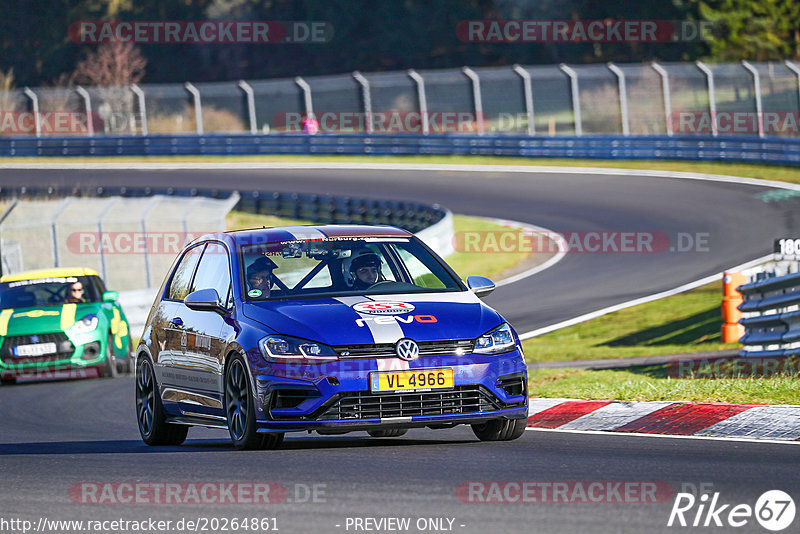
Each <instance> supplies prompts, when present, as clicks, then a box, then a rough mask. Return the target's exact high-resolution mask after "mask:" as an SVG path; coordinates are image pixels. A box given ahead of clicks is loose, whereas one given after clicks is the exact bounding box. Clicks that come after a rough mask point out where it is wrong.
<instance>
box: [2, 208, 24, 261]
mask: <svg viewBox="0 0 800 534" xmlns="http://www.w3.org/2000/svg"><path fill="white" fill-rule="evenodd" d="M18 203H19V200H17V199H16V198H15V199H14V200H12V201H11V202H10V203H9V204H8V206H6V209H4V210H3V213H2V214H0V227H1V226H2V225H3V221H5V220H6V218H7V217H8V216H9V215H11V212H12V211H13V210H14V208H16V207H17V204H18ZM2 244H3V237H2V234H0V249H1V248H2ZM2 258H3V255H2V253H0V276H3V261H2Z"/></svg>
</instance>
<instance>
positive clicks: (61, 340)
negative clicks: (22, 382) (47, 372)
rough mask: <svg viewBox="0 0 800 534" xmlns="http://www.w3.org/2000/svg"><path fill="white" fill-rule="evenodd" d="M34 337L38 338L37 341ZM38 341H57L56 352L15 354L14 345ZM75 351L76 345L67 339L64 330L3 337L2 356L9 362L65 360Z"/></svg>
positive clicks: (0, 354) (0, 348)
mask: <svg viewBox="0 0 800 534" xmlns="http://www.w3.org/2000/svg"><path fill="white" fill-rule="evenodd" d="M32 338H36V341H35V342H34V340H33V339H32ZM38 343H55V344H56V350H57V352H55V353H50V354H43V355H41V356H19V357H17V356H14V347H15V346H16V345H32V344H38ZM74 352H75V346H74V345H73V344H72V342H71V341H70V340H69V339H67V335H66V334H65V333H64V332H54V333H48V334H30V335H25V336H8V337H6V338H4V339H3V345H2V347H0V358H2V360H3V361H5V362H7V363H12V364H13V363H16V364H20V363H27V362H49V361H56V360H64V359H66V358H69V357H71V356H72V354H73V353H74Z"/></svg>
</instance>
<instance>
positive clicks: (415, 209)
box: [0, 186, 452, 255]
mask: <svg viewBox="0 0 800 534" xmlns="http://www.w3.org/2000/svg"><path fill="white" fill-rule="evenodd" d="M232 193H233V191H231V190H227V189H196V188H191V189H180V188H174V187H125V186H123V187H97V188H80V187H74V188H70V187H57V186H49V187H28V186H11V187H5V186H4V187H0V198H17V197H23V196H24V197H25V198H61V197H67V196H77V197H85V196H90V197H109V196H122V197H143V196H152V195H168V196H172V195H174V196H185V197H196V196H205V197H212V198H228V197H229V196H230V195H231V194H232ZM239 193H240V195H241V198H240V200H239V203H238V204H237V205H236V206H235V208H234V209H236V210H239V211H246V212H249V213H260V214H265V215H277V216H279V217H285V218H289V219H303V220H307V221H311V222H313V223H319V224H378V225H391V226H398V227H400V228H404V229H406V230H408V231H409V232H412V233H418V232H421V231H422V230H424V229H431V228H432V227H434V226H435V225H437V223H440V222H441V221H443V220H445V219H446V218H447V215H448V214H449V213H450V212H449V211H448V210H446V209H445V208H442V207H440V206H438V205H427V204H420V203H418V202H402V201H397V200H375V199H367V198H355V197H339V196H331V195H311V194H299V193H283V192H272V191H239ZM437 228H439V227H438V226H437ZM450 233H451V234H452V222H451V223H450ZM426 235H430V232H428V234H426ZM451 237H452V235H451V236H450V237H446V238H442V237H441V236H438V238H441V239H444V240H447V241H448V243H449V241H450V239H451ZM426 242H427V241H426ZM437 252H438V251H437ZM446 254H447V252H445V255H446Z"/></svg>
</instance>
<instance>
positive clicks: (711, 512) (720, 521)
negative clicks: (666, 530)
mask: <svg viewBox="0 0 800 534" xmlns="http://www.w3.org/2000/svg"><path fill="white" fill-rule="evenodd" d="M794 516H795V505H794V500H793V499H792V498H791V497H790V496H789V494H788V493H786V492H784V491H781V490H770V491H766V492H764V493H762V494H761V496H760V497H759V498H758V499H757V500H756V502H755V505H754V506H751V505H750V504H747V503H739V504H732V503H724V501H722V500H721V499H720V493H719V492H715V493H714V494H713V495H709V494H708V493H704V494H702V495H700V497H699V498H697V497H695V496H694V495H693V494H691V493H678V494H677V495H676V496H675V502H674V503H673V505H672V511H671V512H670V514H669V521H667V526H668V527H671V526H681V527H733V528H739V527H743V526H745V525H752V521H753V519H755V521H757V522H758V524H760V525H761V526H762V527H763V528H765V529H767V530H771V531H773V532H777V531H780V530H783V529H785V528H786V527H788V526H789V525H791V524H792V522H793V521H794Z"/></svg>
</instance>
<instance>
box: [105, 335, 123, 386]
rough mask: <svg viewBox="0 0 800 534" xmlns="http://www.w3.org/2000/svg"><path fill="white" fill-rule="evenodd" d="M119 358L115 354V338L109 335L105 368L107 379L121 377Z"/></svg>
mask: <svg viewBox="0 0 800 534" xmlns="http://www.w3.org/2000/svg"><path fill="white" fill-rule="evenodd" d="M117 365H118V364H117V356H116V355H115V354H114V336H112V335H111V334H108V340H107V341H106V359H105V366H104V367H103V376H105V377H107V378H117V377H118V376H119V367H118V366H117Z"/></svg>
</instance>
